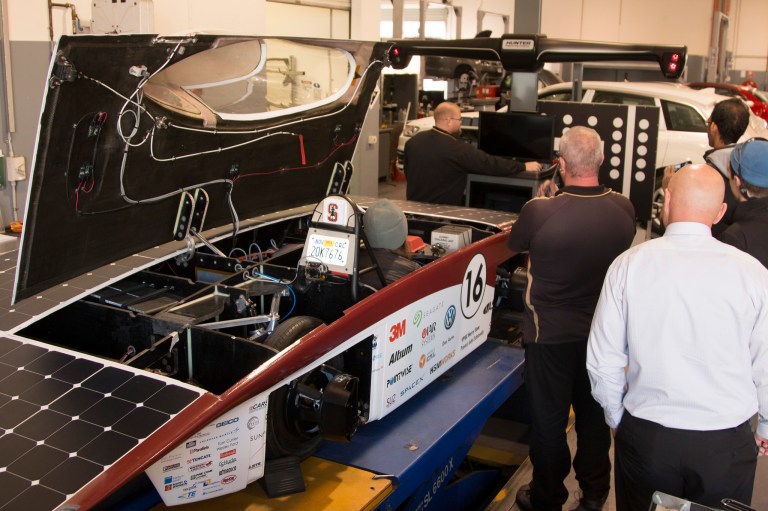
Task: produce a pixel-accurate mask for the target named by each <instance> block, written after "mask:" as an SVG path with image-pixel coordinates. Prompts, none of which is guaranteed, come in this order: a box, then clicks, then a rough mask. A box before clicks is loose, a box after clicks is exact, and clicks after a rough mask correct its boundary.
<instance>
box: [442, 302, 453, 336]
mask: <svg viewBox="0 0 768 511" xmlns="http://www.w3.org/2000/svg"><path fill="white" fill-rule="evenodd" d="M454 321H456V306H454V305H451V306H450V307H448V310H447V311H445V319H444V320H443V326H445V329H446V330H450V329H451V327H452V326H453V322H454Z"/></svg>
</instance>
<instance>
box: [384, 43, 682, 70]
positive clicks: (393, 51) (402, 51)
mask: <svg viewBox="0 0 768 511" xmlns="http://www.w3.org/2000/svg"><path fill="white" fill-rule="evenodd" d="M392 43H393V45H392V47H391V48H390V49H389V52H388V56H389V61H390V65H391V66H392V67H394V68H395V69H403V68H404V67H406V66H407V65H408V63H409V62H410V60H411V57H412V56H413V55H441V56H449V57H462V58H470V59H484V60H498V61H500V62H501V64H502V65H503V66H504V69H506V70H507V71H521V72H536V71H539V70H541V69H542V67H543V66H544V64H545V63H547V62H600V61H612V60H622V61H635V62H636V61H644V62H656V63H658V64H659V67H660V69H661V72H662V74H663V75H664V77H666V78H670V79H675V78H679V77H680V76H681V75H682V73H683V70H684V69H685V63H686V59H687V56H688V48H687V46H669V45H651V44H629V43H603V42H593V41H577V40H569V39H550V38H548V37H547V36H546V35H544V34H505V35H503V36H502V37H500V38H477V39H458V40H439V41H438V40H431V41H420V40H419V41H417V40H397V41H392Z"/></svg>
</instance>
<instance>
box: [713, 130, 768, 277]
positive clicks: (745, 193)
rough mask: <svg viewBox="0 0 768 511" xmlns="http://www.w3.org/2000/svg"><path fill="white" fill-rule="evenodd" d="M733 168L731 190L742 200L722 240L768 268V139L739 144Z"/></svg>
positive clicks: (731, 164) (734, 154) (733, 153)
mask: <svg viewBox="0 0 768 511" xmlns="http://www.w3.org/2000/svg"><path fill="white" fill-rule="evenodd" d="M729 170H730V176H731V177H730V187H731V191H732V192H733V194H734V196H735V197H736V198H737V199H738V201H739V202H738V203H737V205H736V209H735V211H734V212H733V219H732V223H731V225H730V226H729V227H728V229H726V230H725V231H724V232H723V233H722V234H720V236H719V239H720V241H722V242H724V243H727V244H729V245H733V246H734V247H736V248H739V249H741V250H743V251H744V252H747V253H748V254H750V255H751V256H753V257H755V258H756V259H758V260H759V261H760V262H761V263H763V266H765V267H766V268H768V140H766V139H763V138H753V139H750V140H747V141H746V142H744V143H743V144H738V145H736V147H734V149H733V151H732V152H731V158H730V166H729Z"/></svg>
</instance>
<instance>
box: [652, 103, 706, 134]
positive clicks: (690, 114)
mask: <svg viewBox="0 0 768 511" xmlns="http://www.w3.org/2000/svg"><path fill="white" fill-rule="evenodd" d="M661 111H662V112H663V113H664V121H665V122H666V123H667V129H668V130H671V131H694V132H699V133H706V131H707V124H706V120H705V119H704V117H702V115H701V114H700V113H699V112H698V111H697V110H696V109H694V108H693V107H690V106H688V105H683V104H681V103H675V102H674V101H664V100H662V102H661Z"/></svg>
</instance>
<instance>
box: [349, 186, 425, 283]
mask: <svg viewBox="0 0 768 511" xmlns="http://www.w3.org/2000/svg"><path fill="white" fill-rule="evenodd" d="M363 229H364V231H365V237H366V240H367V245H366V247H365V249H364V250H361V251H360V260H359V261H358V268H359V269H360V270H366V269H367V268H371V267H372V266H373V265H374V261H373V260H372V258H371V255H370V254H371V252H372V253H373V255H374V257H375V259H376V261H375V264H378V266H379V268H380V269H381V272H382V273H383V274H384V280H385V281H386V283H387V284H391V283H392V282H394V281H396V280H398V279H400V278H401V277H404V276H406V275H407V274H409V273H411V272H412V271H414V270H418V269H419V268H420V267H421V265H419V264H418V263H417V262H416V261H412V260H411V259H410V257H409V255H410V253H409V251H408V248H407V246H406V244H405V240H406V237H407V236H408V221H407V220H406V218H405V214H404V213H403V212H402V211H401V210H400V208H398V207H397V206H396V205H395V204H394V203H393V202H392V201H390V200H388V199H380V200H378V201H376V202H374V203H373V204H371V206H370V207H369V208H368V210H367V211H366V212H365V214H364V215H363ZM360 281H361V282H363V283H364V284H368V285H369V286H371V287H373V288H375V289H379V288H381V287H382V283H381V279H380V278H379V276H378V272H376V271H375V269H369V270H367V271H364V273H362V274H361V275H360Z"/></svg>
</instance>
